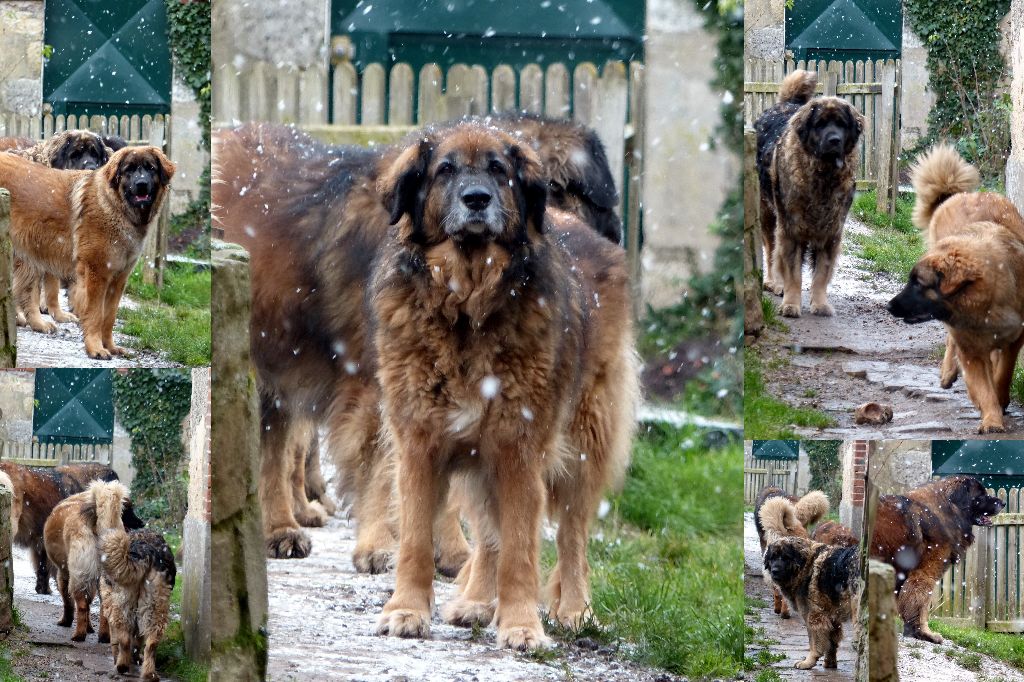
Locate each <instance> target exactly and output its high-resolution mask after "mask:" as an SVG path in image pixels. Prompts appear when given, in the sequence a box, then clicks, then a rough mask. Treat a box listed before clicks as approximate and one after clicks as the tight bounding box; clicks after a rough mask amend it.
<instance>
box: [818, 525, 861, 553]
mask: <svg viewBox="0 0 1024 682" xmlns="http://www.w3.org/2000/svg"><path fill="white" fill-rule="evenodd" d="M811 539H812V540H814V541H815V542H824V543H825V544H826V545H836V546H837V547H853V546H855V545H859V544H860V539H859V538H858V537H857V536H856V535H854V534H853V531H851V530H850V529H849V528H847V527H846V526H844V525H843V524H841V523H837V522H835V521H825V522H824V523H819V524H818V526H817V527H816V528H815V529H814V532H813V533H811Z"/></svg>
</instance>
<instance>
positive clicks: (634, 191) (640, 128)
mask: <svg viewBox="0 0 1024 682" xmlns="http://www.w3.org/2000/svg"><path fill="white" fill-rule="evenodd" d="M629 70H630V79H629V83H630V88H629V111H630V117H631V118H632V122H631V123H629V124H627V126H628V127H629V129H630V133H631V134H630V135H629V136H628V137H627V138H626V148H625V150H624V153H625V160H624V163H625V165H626V168H627V169H628V170H627V176H628V177H629V186H628V187H627V188H626V190H627V192H626V193H627V201H628V203H627V205H626V215H625V216H623V217H624V218H625V220H624V221H623V222H624V223H625V225H626V260H627V261H628V263H629V281H630V286H631V288H632V291H633V317H634V318H636V319H640V316H641V314H642V313H643V310H642V302H643V263H642V261H641V260H640V222H641V220H642V216H643V201H642V199H643V196H642V194H643V189H644V185H643V170H644V164H643V155H644V154H643V152H644V144H645V142H644V130H645V128H644V126H645V123H644V65H643V64H642V63H640V62H632V63H631V64H630V65H629Z"/></svg>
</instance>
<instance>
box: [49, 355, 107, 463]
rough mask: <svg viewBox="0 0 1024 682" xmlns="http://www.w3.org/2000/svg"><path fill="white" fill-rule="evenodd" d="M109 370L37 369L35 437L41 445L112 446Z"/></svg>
mask: <svg viewBox="0 0 1024 682" xmlns="http://www.w3.org/2000/svg"><path fill="white" fill-rule="evenodd" d="M110 372H111V370H109V369H37V370H36V386H35V409H34V410H33V413H32V435H33V436H35V437H36V439H37V440H38V441H39V442H40V443H70V444H85V443H112V442H113V440H114V400H113V383H112V381H111V375H110Z"/></svg>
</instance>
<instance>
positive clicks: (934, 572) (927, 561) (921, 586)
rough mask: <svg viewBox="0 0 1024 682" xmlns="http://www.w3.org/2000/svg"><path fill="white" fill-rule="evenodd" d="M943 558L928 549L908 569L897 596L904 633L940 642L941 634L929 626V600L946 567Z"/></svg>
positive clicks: (908, 635)
mask: <svg viewBox="0 0 1024 682" xmlns="http://www.w3.org/2000/svg"><path fill="white" fill-rule="evenodd" d="M946 558H947V557H945V556H941V555H940V553H939V552H930V553H928V554H926V555H925V557H924V560H923V561H922V562H921V563H920V564H919V565H918V567H917V568H915V569H914V570H913V571H911V572H910V575H909V576H908V577H907V580H906V582H904V583H903V587H901V588H900V592H899V594H898V595H897V596H896V608H897V610H898V611H899V612H900V618H902V619H903V635H904V636H905V637H914V638H917V639H923V640H925V641H926V642H933V643H935V644H941V643H942V636H941V635H938V634H936V633H934V632H932V631H931V629H930V628H929V627H928V605H929V603H930V602H931V600H932V591H933V590H934V588H935V583H936V582H937V581H938V578H941V577H942V574H943V573H944V572H945V569H946V563H945V562H946Z"/></svg>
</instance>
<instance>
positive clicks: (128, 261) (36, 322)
mask: <svg viewBox="0 0 1024 682" xmlns="http://www.w3.org/2000/svg"><path fill="white" fill-rule="evenodd" d="M173 175H174V164H173V163H172V162H171V161H170V159H168V158H167V157H166V156H164V154H163V152H161V151H160V150H159V149H157V148H156V147H127V148H125V149H122V150H121V151H119V152H116V153H115V154H114V155H113V156H112V157H111V158H110V160H109V162H108V163H107V164H106V165H105V166H104V167H103V168H101V169H99V170H95V171H60V170H54V169H51V168H46V167H43V166H40V165H39V164H35V163H32V162H31V161H28V160H26V159H22V158H19V157H17V156H15V155H13V154H0V186H3V187H5V188H7V189H8V190H10V192H11V240H12V242H13V244H14V249H15V254H16V255H17V256H18V257H20V258H22V259H23V260H24V261H26V263H28V264H29V265H30V266H31V267H32V268H33V269H34V270H36V271H40V272H43V273H46V274H50V275H53V276H55V277H58V278H62V279H69V278H71V277H72V276H73V277H74V278H75V279H76V286H75V290H74V310H75V313H76V314H77V315H78V318H79V320H80V321H81V324H82V331H83V333H84V335H85V351H86V353H87V354H88V355H89V357H92V358H100V359H109V358H110V356H111V355H120V354H122V353H124V352H125V350H124V349H123V348H121V347H120V346H118V345H116V344H115V343H114V335H113V330H114V319H115V316H116V314H117V308H118V305H119V304H120V301H121V295H122V294H123V293H124V287H125V285H126V284H127V282H128V275H130V274H131V271H132V268H133V267H134V266H135V262H136V261H137V260H138V258H139V256H140V255H141V253H142V245H143V241H144V240H145V237H146V234H147V232H148V231H149V228H150V225H151V224H152V223H154V222H155V221H156V220H157V219H158V218H159V213H160V207H161V206H162V205H163V201H164V199H165V198H166V196H167V187H168V184H169V183H170V180H171V177H172V176H173ZM35 284H36V282H35V280H32V279H31V278H28V279H27V280H24V281H16V282H15V298H16V300H17V302H18V305H19V307H20V308H21V309H22V310H23V311H24V313H25V315H26V317H28V322H29V324H30V325H31V326H32V327H33V329H36V328H37V327H42V328H45V326H46V324H45V323H44V322H43V320H42V319H41V318H40V317H39V287H38V286H35Z"/></svg>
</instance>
